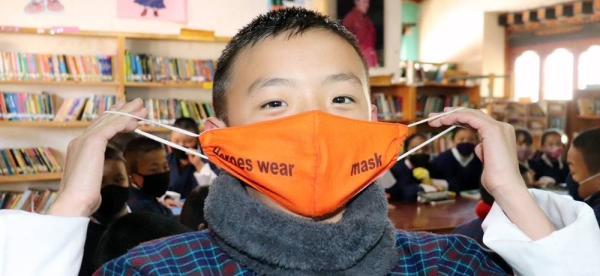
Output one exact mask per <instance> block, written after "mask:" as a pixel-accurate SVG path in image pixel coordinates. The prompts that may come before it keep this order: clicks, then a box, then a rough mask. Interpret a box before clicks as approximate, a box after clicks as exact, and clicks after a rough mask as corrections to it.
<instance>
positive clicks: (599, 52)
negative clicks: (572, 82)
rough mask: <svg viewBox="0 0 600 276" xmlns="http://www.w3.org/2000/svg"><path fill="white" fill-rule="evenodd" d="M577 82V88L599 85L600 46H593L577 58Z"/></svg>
mask: <svg viewBox="0 0 600 276" xmlns="http://www.w3.org/2000/svg"><path fill="white" fill-rule="evenodd" d="M578 67H579V68H578V69H579V70H578V72H579V78H578V79H579V80H578V84H577V87H578V88H579V89H586V88H587V87H588V86H592V85H600V74H599V73H598V72H600V46H598V45H594V46H592V47H590V48H589V49H588V50H587V51H585V52H583V53H581V55H580V56H579V66H578Z"/></svg>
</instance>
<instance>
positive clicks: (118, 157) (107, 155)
mask: <svg viewBox="0 0 600 276" xmlns="http://www.w3.org/2000/svg"><path fill="white" fill-rule="evenodd" d="M106 160H115V161H122V162H123V164H125V165H127V161H125V157H123V153H122V152H121V151H120V150H118V149H116V148H114V147H113V146H111V145H108V146H106V149H105V150H104V161H106ZM126 167H127V166H126Z"/></svg>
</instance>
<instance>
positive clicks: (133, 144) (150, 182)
mask: <svg viewBox="0 0 600 276" xmlns="http://www.w3.org/2000/svg"><path fill="white" fill-rule="evenodd" d="M124 155H125V159H126V160H127V164H128V166H129V179H130V181H131V186H132V187H131V189H130V190H129V200H127V206H129V208H130V209H131V211H132V212H139V211H146V212H153V213H159V214H162V215H165V216H167V217H173V212H172V211H171V209H169V208H167V207H165V206H163V205H162V204H161V203H160V202H159V201H158V199H157V198H160V197H162V196H163V195H164V194H165V193H166V192H167V187H168V185H169V174H170V172H169V165H168V164H167V154H166V152H165V150H164V148H163V146H162V145H161V144H160V143H159V142H156V141H154V140H151V139H148V138H145V137H140V138H136V139H133V140H131V141H130V142H129V143H128V144H127V146H126V147H125V152H124Z"/></svg>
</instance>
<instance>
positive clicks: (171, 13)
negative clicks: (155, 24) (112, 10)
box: [117, 0, 188, 22]
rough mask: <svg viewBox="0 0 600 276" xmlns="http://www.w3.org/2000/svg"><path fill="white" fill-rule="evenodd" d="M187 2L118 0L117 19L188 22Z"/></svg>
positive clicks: (174, 0)
mask: <svg viewBox="0 0 600 276" xmlns="http://www.w3.org/2000/svg"><path fill="white" fill-rule="evenodd" d="M187 14H188V13H187V1H185V0H117V17H118V18H129V19H131V18H133V19H150V20H163V21H175V22H187Z"/></svg>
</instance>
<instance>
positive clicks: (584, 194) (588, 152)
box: [567, 128, 600, 225]
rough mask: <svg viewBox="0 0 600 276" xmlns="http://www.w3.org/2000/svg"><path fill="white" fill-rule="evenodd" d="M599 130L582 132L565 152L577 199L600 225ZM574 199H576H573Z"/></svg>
mask: <svg viewBox="0 0 600 276" xmlns="http://www.w3.org/2000/svg"><path fill="white" fill-rule="evenodd" d="M599 141H600V128H595V129H591V130H587V131H584V132H582V133H580V134H579V135H577V137H575V139H573V143H572V145H571V148H570V149H569V151H568V152H567V164H568V165H569V169H570V171H571V177H572V179H573V182H574V183H575V184H577V186H578V187H577V188H576V191H577V194H576V195H577V197H578V198H581V199H583V200H584V201H585V203H587V204H588V205H589V206H590V207H592V209H594V213H595V214H596V220H598V224H599V225H600V177H598V176H600V144H599V143H598V142H599ZM574 198H576V197H574Z"/></svg>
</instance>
